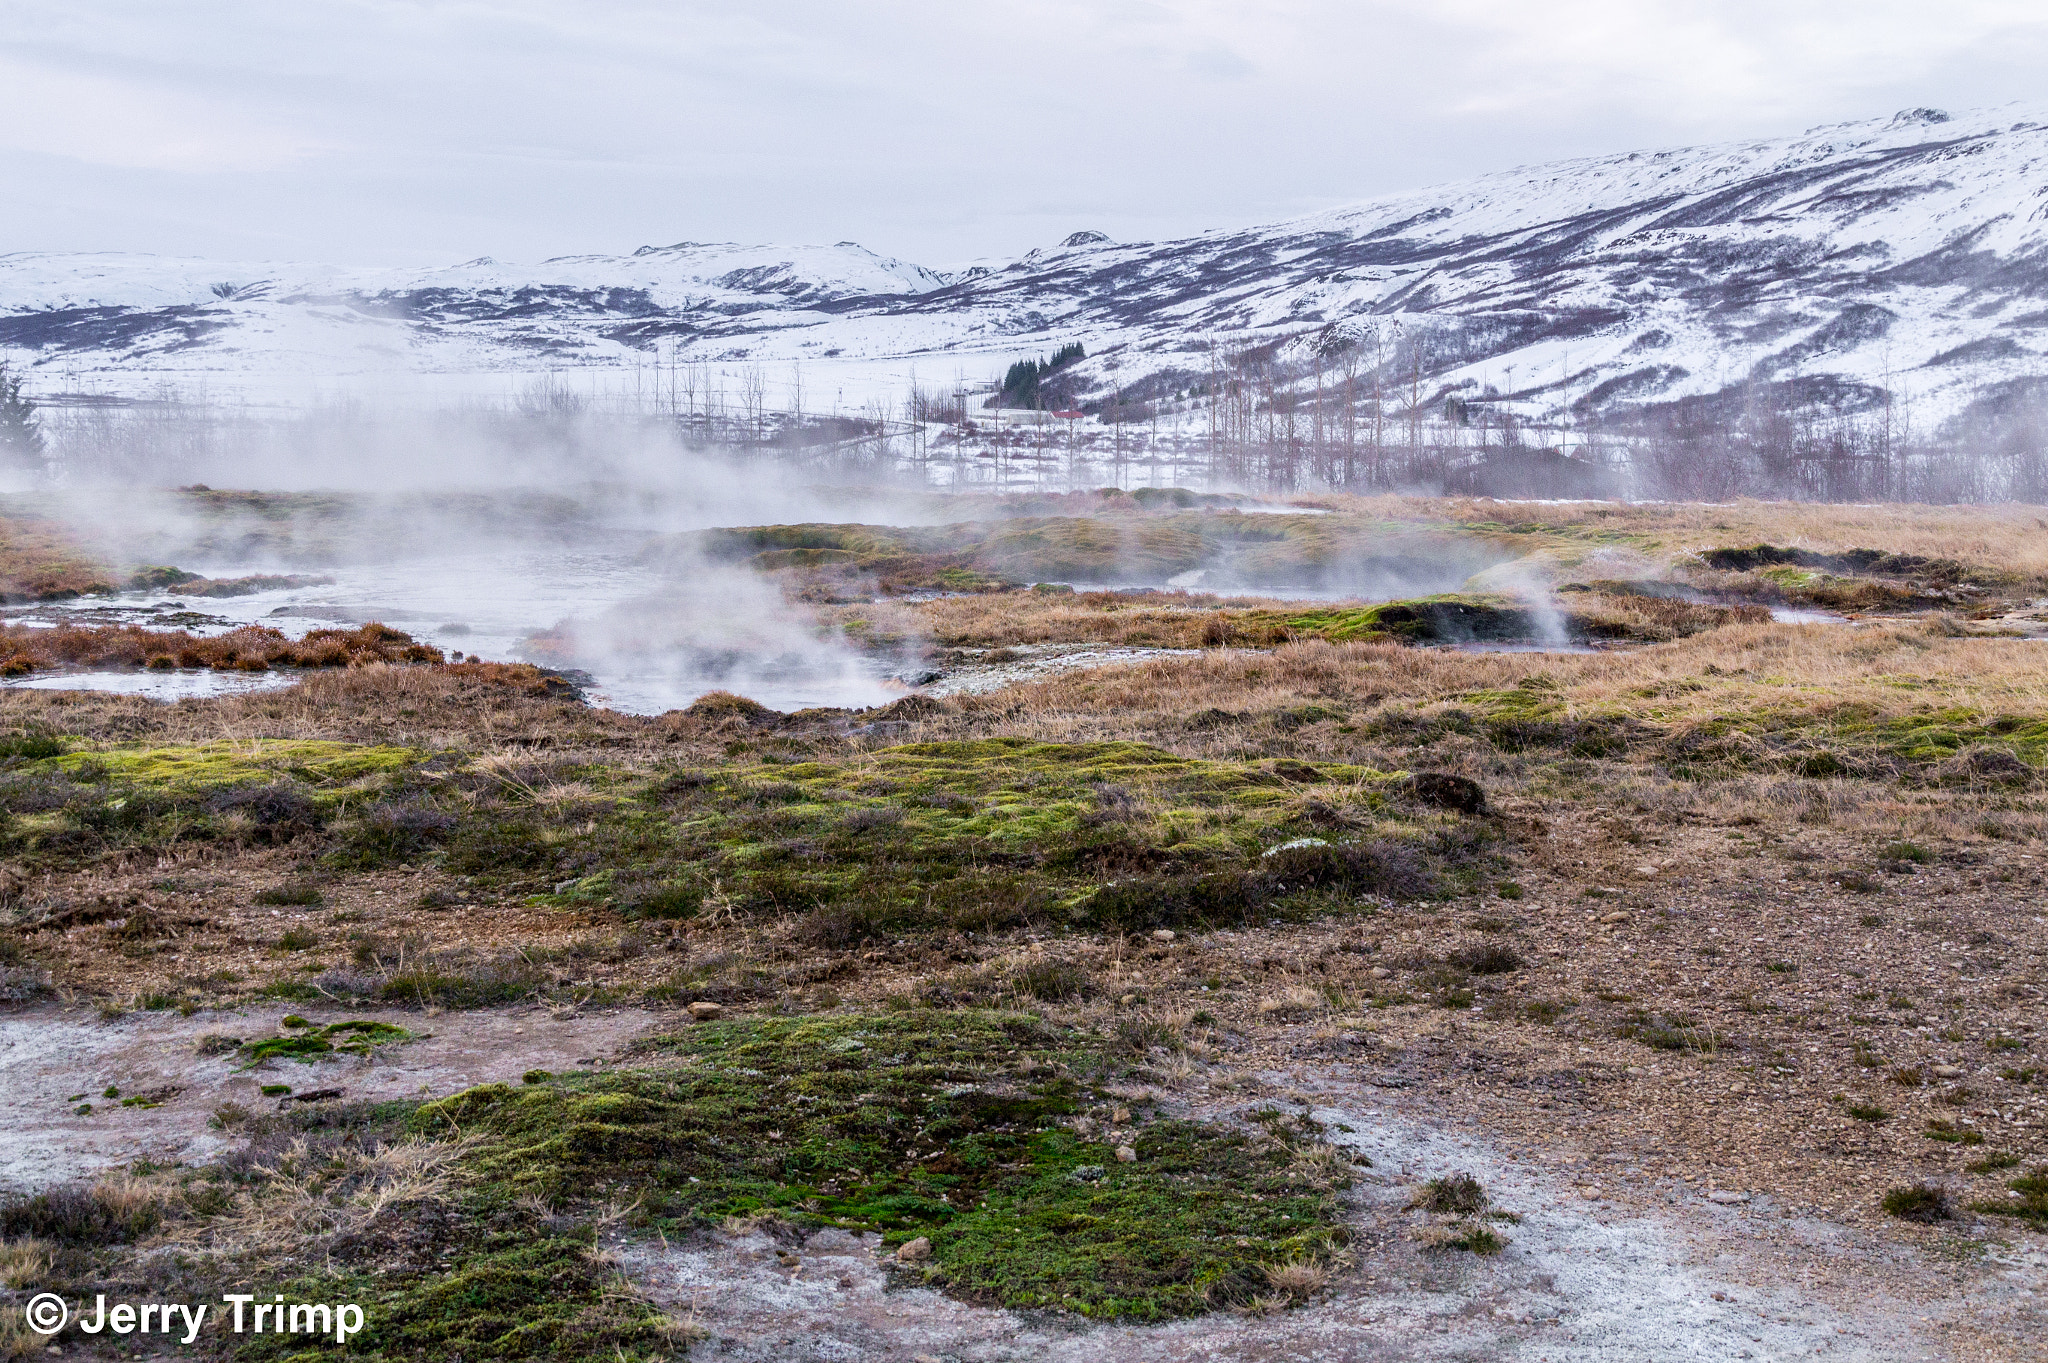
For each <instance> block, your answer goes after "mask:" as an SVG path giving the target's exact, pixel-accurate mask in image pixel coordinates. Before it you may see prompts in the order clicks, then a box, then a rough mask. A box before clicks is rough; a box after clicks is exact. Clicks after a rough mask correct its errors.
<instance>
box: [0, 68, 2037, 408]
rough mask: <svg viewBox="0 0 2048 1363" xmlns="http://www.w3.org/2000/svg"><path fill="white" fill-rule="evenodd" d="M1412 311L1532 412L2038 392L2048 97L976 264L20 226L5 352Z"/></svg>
mask: <svg viewBox="0 0 2048 1363" xmlns="http://www.w3.org/2000/svg"><path fill="white" fill-rule="evenodd" d="M1416 337H1427V338H1428V345H1429V347H1430V355H1429V358H1428V360H1427V363H1426V368H1425V372H1426V373H1428V374H1429V376H1430V382H1429V385H1428V386H1429V389H1430V391H1432V392H1441V391H1444V390H1446V389H1448V390H1451V391H1461V392H1463V393H1464V394H1466V395H1467V396H1473V397H1477V396H1483V395H1485V393H1486V391H1487V390H1488V389H1489V388H1491V389H1493V390H1495V391H1496V392H1497V393H1499V394H1503V395H1506V396H1507V397H1509V398H1510V399H1511V400H1513V401H1514V402H1515V403H1516V405H1518V406H1519V407H1520V408H1521V410H1522V411H1523V412H1524V414H1525V415H1531V416H1540V415H1543V414H1545V413H1554V412H1557V411H1559V410H1561V409H1562V408H1563V407H1564V406H1565V405H1567V404H1571V405H1575V406H1577V407H1578V408H1579V409H1580V410H1582V411H1583V410H1586V409H1592V410H1598V411H1604V412H1614V411H1618V410H1627V409H1631V408H1639V407H1643V406H1654V405H1655V404H1659V403H1665V402H1669V401H1671V400H1673V399H1676V398H1680V397H1686V396H1691V395H1706V394H1715V393H1723V392H1726V391H1728V390H1731V389H1733V388H1735V387H1736V386H1738V385H1742V384H1745V383H1759V382H1761V383H1769V384H1774V385H1788V387H1786V388H1785V389H1783V390H1782V391H1784V392H1785V393H1786V394H1787V395H1788V396H1792V397H1796V398H1797V399H1798V400H1800V401H1803V402H1807V403H1815V404H1819V405H1821V406H1824V407H1834V408H1837V409H1840V410H1845V411H1855V410H1870V409H1872V408H1873V407H1875V406H1876V405H1877V404H1879V403H1880V402H1881V401H1882V400H1883V395H1884V394H1885V393H1887V392H1889V393H1890V394H1891V395H1892V396H1893V398H1894V399H1896V400H1899V401H1902V402H1904V403H1907V404H1909V405H1910V409H1911V411H1912V412H1913V413H1914V419H1916V420H1922V419H1931V418H1940V417H1943V416H1947V415H1951V414H1954V413H1955V412H1957V411H1960V410H1963V409H1965V408H1968V407H1969V406H1970V405H1971V404H1973V403H1997V402H2001V401H2006V400H2009V399H2010V398H2011V397H2012V396H2013V395H2014V394H2015V393H2016V392H2022V391H2026V390H2029V389H2030V388H2031V387H2032V386H2034V385H2036V384H2041V385H2042V386H2043V387H2044V388H2048V384H2044V383H2043V376H2044V366H2043V358H2042V357H2043V353H2044V351H2048V112H2044V111H2041V110H2036V109H2031V108H2022V107H2017V106H2015V107H2008V108H2004V109H1996V110H1989V111H1978V112H1973V113H1967V114H1958V115H1954V116H1951V115H1948V114H1944V113H1941V112H1940V111H1936V110H1927V109H1919V110H1909V111H1907V112H1904V113H1900V114H1898V115H1895V116H1893V117H1890V118H1884V119H1874V120H1870V121H1867V122H1859V123H1848V124H1841V125H1837V126H1832V127H1825V128H1817V129H1814V130H1811V131H1809V132H1808V133H1806V134H1805V135H1803V136H1800V137H1795V138H1783V139H1774V140H1767V141H1756V142H1743V143H1732V144H1727V145H1721V146H1712V147H1698V148H1685V149H1676V150H1668V151H1646V152H1633V153H1628V154H1625V155H1616V156H1606V157H1595V158H1589V159H1585V160H1578V161H1566V162H1559V163H1557V164H1553V165H1546V166H1538V167H1533V168H1523V169H1517V170H1512V171H1506V172H1503V173H1500V174H1496V175H1490V176H1486V177H1483V178H1481V179H1476V180H1469V181H1465V182H1462V183H1457V184H1451V185H1446V186H1442V187H1439V188H1435V189H1428V190H1420V191H1416V192H1412V193H1406V194H1399V195H1393V196H1389V197H1385V198H1381V199H1376V200H1372V201H1369V202H1366V203H1362V204H1358V205H1355V206H1352V207H1348V208H1342V209H1336V210H1331V211H1328V212H1324V213H1318V214H1314V215H1311V216H1308V217H1303V218H1298V219H1294V220H1292V221H1289V222H1282V223H1277V224H1272V225H1269V226H1263V227H1255V228H1246V229H1242V230H1232V231H1219V232H1210V233H1205V234H1203V235H1201V236H1197V237H1190V238H1186V239H1183V240H1178V241H1166V242H1145V243H1116V242H1111V241H1108V240H1106V239H1101V238H1100V237H1099V234H1093V233H1086V232H1081V233H1076V234H1075V236H1074V237H1073V238H1070V239H1069V241H1067V242H1065V243H1062V244H1061V245H1059V246H1055V247H1051V248H1047V249H1041V250H1038V251H1033V252H1031V253H1029V254H1028V255H1026V256H1025V257H1023V258H1021V259H1019V260H1017V261H1014V262H1010V263H1008V264H1006V265H1001V264H999V265H993V266H991V265H982V266H977V267H976V268H975V269H972V270H967V271H962V272H960V273H958V274H957V275H952V276H949V275H946V274H944V273H942V272H939V271H934V270H928V269H925V268H923V267H920V266H917V265H911V264H907V263H904V262H901V261H896V260H891V259H888V258H885V257H882V256H879V255H876V254H874V253H873V252H870V251H867V250H865V249H863V248H862V247H859V246H857V245H855V244H853V243H850V242H842V243H840V244H838V245H836V246H816V247H776V246H737V245H700V244H695V243H687V242H686V243H682V244H679V245H675V246H668V247H649V248H643V249H642V250H640V251H636V252H634V253H633V254H631V255H626V256H565V257H560V258H557V259H554V260H548V261H542V262H540V263H539V264H535V265H508V264H502V263H499V262H496V261H492V260H489V259H484V260H475V261H470V262H468V263H466V264H461V265H453V266H449V267H446V268H440V269H418V270H365V269H342V268H332V267H321V266H307V265H294V264H278V263H258V262H235V263H228V262H215V261H199V260H178V259H167V258H161V257H155V256H146V255H83V254H81V255H51V254H16V255H6V256H0V353H4V354H6V355H7V356H9V357H10V358H12V359H14V360H15V361H17V362H26V363H27V364H28V365H29V366H30V367H31V368H32V370H34V371H37V377H36V384H37V386H38V387H39V388H41V389H43V390H45V391H57V390H62V389H67V388H68V389H72V390H77V391H88V392H94V391H96V392H109V393H130V394H141V393H146V392H150V391H156V390H160V389H161V388H163V387H165V386H167V385H168V386H173V387H175V386H178V385H193V384H197V385H203V386H204V387H205V388H206V389H207V390H208V391H209V392H213V393H217V394H218V393H223V392H239V393H242V394H244V395H277V394H285V393H290V392H292V391H294V390H295V388H296V389H297V390H298V391H305V390H306V385H307V384H308V383H309V382H317V383H318V384H321V385H325V391H329V392H331V391H333V388H334V387H335V386H336V385H337V384H345V383H346V382H347V381H349V380H350V379H357V380H384V379H389V378H391V377H392V376H396V375H413V376H417V375H443V376H472V377H473V376H478V375H496V376H532V375H537V374H543V373H547V374H553V375H556V376H558V377H562V378H565V379H567V380H570V381H583V382H590V383H597V384H600V385H601V384H603V383H604V382H611V383H613V384H614V385H616V384H617V383H618V382H619V379H620V376H621V375H622V374H624V373H626V372H635V373H640V374H642V375H643V380H642V381H643V382H644V374H645V372H646V371H649V370H651V369H653V368H655V367H657V366H665V365H668V364H671V363H673V362H675V361H677V360H680V361H681V362H684V363H689V362H693V361H694V362H700V363H704V364H709V365H714V366H726V367H731V366H759V368H760V372H762V373H763V374H765V375H767V376H769V377H768V383H769V387H770V389H771V393H772V392H774V391H776V390H780V389H781V387H782V386H783V385H784V384H786V383H789V382H792V381H793V380H792V378H791V376H792V375H794V374H796V373H798V372H801V374H802V375H803V379H802V381H803V383H804V385H805V388H806V391H807V393H809V394H811V395H812V396H813V398H815V396H816V394H817V393H819V392H823V391H827V390H832V389H834V387H835V385H836V386H837V391H838V392H840V393H841V394H844V393H845V392H846V391H847V389H848V387H849V386H851V387H852V388H853V389H854V390H856V391H858V390H860V389H861V388H862V386H863V385H866V386H867V387H868V388H870V389H871V388H873V387H875V386H888V385H889V384H893V383H897V382H899V381H900V380H901V379H902V377H903V376H904V375H905V374H907V373H908V372H909V371H910V369H912V368H913V367H914V368H915V369H916V370H917V372H919V373H920V374H922V375H925V376H926V379H927V382H928V384H929V382H930V381H932V380H941V381H947V382H950V381H951V380H953V379H955V378H956V377H957V378H964V379H966V380H968V381H970V382H972V381H980V380H985V379H987V378H988V377H990V376H991V375H993V374H994V373H996V372H998V371H999V369H1000V367H1001V366H1002V365H1003V364H1005V363H1007V362H1008V361H1009V360H1012V359H1015V358H1017V357H1020V356H1025V355H1042V354H1044V353H1046V352H1047V351H1049V350H1051V349H1052V348H1054V347H1056V346H1058V345H1060V344H1063V343H1065V342H1068V341H1075V340H1078V341H1081V342H1083V343H1084V344H1085V345H1086V347H1087V350H1088V354H1089V359H1088V360H1087V361H1086V362H1084V363H1083V365H1081V366H1080V367H1078V368H1077V369H1076V370H1075V371H1074V373H1073V380H1072V382H1073V384H1074V390H1075V391H1074V393H1073V395H1074V396H1076V397H1078V398H1088V397H1095V398H1101V397H1104V396H1107V395H1108V394H1109V393H1110V392H1111V391H1112V389H1113V387H1114V389H1115V390H1116V391H1120V392H1122V393H1124V394H1125V395H1126V396H1127V398H1129V399H1131V400H1144V399H1147V398H1151V397H1156V396H1161V395H1164V394H1170V393H1172V392H1173V391H1175V390H1179V389H1185V388H1186V387H1187V386H1188V385H1189V384H1190V383H1192V382H1195V381H1198V380H1199V378H1200V377H1201V376H1202V375H1204V374H1206V372H1207V371H1208V370H1209V368H1210V366H1211V356H1212V354H1214V353H1217V352H1229V351H1233V350H1238V349H1242V348H1245V347H1249V346H1252V345H1257V344H1261V343H1264V342H1268V341H1272V340H1276V339H1280V340H1285V341H1287V342H1288V343H1289V344H1288V345H1287V346H1286V347H1285V348H1284V349H1283V350H1282V351H1281V352H1280V354H1281V357H1282V358H1283V359H1287V360H1292V361H1296V362H1306V361H1308V360H1309V359H1310V358H1311V357H1313V356H1314V355H1316V354H1319V353H1320V354H1328V353H1330V352H1331V350H1332V349H1333V347H1332V344H1331V343H1332V342H1333V341H1335V340H1351V341H1355V342H1358V343H1359V344H1360V346H1361V347H1362V350H1361V353H1363V354H1368V355H1369V354H1371V353H1373V352H1374V350H1375V347H1377V348H1378V351H1379V353H1380V354H1381V355H1382V357H1383V358H1384V357H1388V356H1391V355H1392V354H1393V347H1394V345H1395V344H1396V342H1397V340H1399V339H1406V340H1409V341H1412V340H1413V339H1414V338H1416ZM607 376H609V377H608V378H607ZM1301 381H1304V382H1306V381H1310V380H1308V379H1305V378H1304V379H1302V380H1301ZM770 400H771V401H773V400H774V397H773V396H771V399H770Z"/></svg>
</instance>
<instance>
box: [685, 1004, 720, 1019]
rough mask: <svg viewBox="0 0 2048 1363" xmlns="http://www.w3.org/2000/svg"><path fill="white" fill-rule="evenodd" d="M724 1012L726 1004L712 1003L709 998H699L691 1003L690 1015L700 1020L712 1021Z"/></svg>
mask: <svg viewBox="0 0 2048 1363" xmlns="http://www.w3.org/2000/svg"><path fill="white" fill-rule="evenodd" d="M724 1012H725V1005H724V1004H722V1003H712V1002H711V1001H710V1000H708V999H698V1000H697V1001H696V1002H695V1003H693V1004H691V1005H690V1016H691V1017H692V1018H695V1019H696V1020H697V1021H698V1022H710V1021H712V1020H713V1019H714V1018H717V1017H719V1016H720V1015H722V1014H723V1013H724Z"/></svg>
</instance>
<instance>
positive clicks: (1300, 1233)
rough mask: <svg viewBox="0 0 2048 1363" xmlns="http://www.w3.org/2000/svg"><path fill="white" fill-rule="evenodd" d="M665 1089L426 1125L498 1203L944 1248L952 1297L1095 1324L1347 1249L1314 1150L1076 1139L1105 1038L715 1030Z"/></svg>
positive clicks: (988, 1029) (517, 1093)
mask: <svg viewBox="0 0 2048 1363" xmlns="http://www.w3.org/2000/svg"><path fill="white" fill-rule="evenodd" d="M644 1050H645V1052H647V1053H648V1054H649V1055H650V1056H651V1057H659V1058H660V1060H661V1062H662V1065H661V1067H660V1068H646V1069H633V1070H625V1071H620V1072H615V1073H612V1074H605V1075H595V1076H589V1077H578V1078H574V1079H560V1080H544V1081H542V1082H540V1083H537V1084H532V1085H525V1086H522V1087H519V1088H514V1087H511V1086H509V1085H503V1084H499V1085H487V1086H485V1087H482V1088H477V1089H471V1090H469V1091H468V1092H466V1093H462V1094H458V1095H456V1096H455V1097H452V1098H448V1099H444V1100H442V1101H440V1102H435V1103H430V1104H427V1105H425V1106H423V1107H422V1108H420V1109H419V1111H418V1112H417V1113H416V1114H415V1116H414V1118H413V1127H414V1129H415V1130H417V1131H420V1132H422V1133H425V1134H436V1133H439V1132H442V1131H450V1132H452V1131H460V1132H462V1133H464V1134H465V1135H467V1136H468V1137H470V1138H471V1139H473V1140H477V1141H478V1142H480V1144H479V1146H478V1148H477V1152H476V1154H475V1156H474V1157H473V1160H472V1167H473V1168H474V1169H475V1170H476V1172H477V1173H478V1175H479V1176H480V1177H481V1178H482V1179H483V1180H485V1188H486V1192H485V1194H484V1195H485V1196H486V1197H491V1198H503V1199H508V1200H509V1199H512V1198H516V1197H518V1196H520V1195H522V1194H527V1193H534V1194H539V1195H540V1196H542V1197H544V1198H550V1199H554V1198H564V1197H568V1198H578V1197H593V1196H598V1195H600V1190H601V1195H603V1196H607V1197H611V1198H615V1199H620V1200H633V1199H637V1200H638V1206H639V1209H640V1210H639V1211H638V1213H636V1220H637V1221H638V1222H639V1224H640V1225H641V1226H642V1227H643V1228H646V1229H660V1230H662V1231H663V1232H665V1233H667V1234H671V1235H673V1234H677V1233H679V1232H684V1231H687V1230H688V1229H689V1228H691V1227H692V1226H710V1225H715V1224H717V1223H719V1222H720V1221H721V1220H722V1219H723V1218H726V1217H729V1216H736V1215H737V1216H744V1215H747V1214H752V1213H761V1212H773V1213H776V1214H779V1215H781V1216H783V1217H786V1218H788V1219H790V1220H793V1221H797V1222H799V1223H803V1224H810V1225H835V1226H842V1227H846V1228H849V1229H856V1230H877V1231H881V1232H883V1233H884V1235H885V1237H886V1238H887V1239H888V1240H889V1241H891V1242H900V1241H904V1240H908V1239H910V1238H913V1237H915V1236H926V1237H929V1239H930V1241H931V1245H932V1258H931V1260H930V1262H929V1265H928V1266H926V1267H924V1268H923V1269H922V1270H921V1272H922V1274H923V1276H924V1278H925V1279H926V1280H927V1281H929V1282H931V1283H933V1284H934V1285H937V1286H940V1287H943V1288H946V1289H947V1290H949V1291H952V1292H954V1293H956V1294H958V1295H961V1296H965V1297H969V1298H971V1299H974V1300H980V1301H988V1302H994V1303H999V1304H1002V1305H1005V1306H1011V1307H1058V1308H1062V1309H1065V1310H1070V1311H1074V1312H1078V1313H1080V1314H1083V1315H1088V1316H1094V1317H1098V1318H1122V1319H1136V1320H1154V1319H1160V1318H1164V1317H1168V1316H1176V1315H1189V1314H1194V1313H1198V1312H1201V1311H1205V1310H1209V1309H1212V1308H1215V1307H1220V1306H1226V1305H1229V1304H1232V1303H1233V1302H1237V1303H1241V1302H1244V1301H1247V1300H1249V1298H1250V1296H1251V1295H1252V1294H1253V1293H1254V1292H1255V1291H1257V1290H1259V1289H1260V1287H1261V1284H1262V1279H1261V1277H1260V1276H1259V1271H1258V1270H1259V1266H1260V1265H1261V1264H1265V1263H1278V1262H1286V1261H1288V1260H1292V1259H1300V1258H1308V1257H1313V1256H1315V1255H1317V1254H1320V1253H1323V1252H1325V1251H1327V1250H1329V1249H1331V1248H1333V1247H1334V1246H1335V1244H1336V1243H1337V1241H1338V1239H1339V1238H1340V1234H1341V1232H1340V1228H1339V1221H1338V1209H1337V1206H1336V1203H1335V1199H1334V1198H1333V1196H1332V1195H1331V1191H1330V1188H1329V1187H1328V1186H1327V1185H1324V1186H1321V1187H1318V1186H1316V1185H1315V1184H1314V1183H1313V1182H1312V1181H1310V1180H1307V1179H1305V1178H1304V1177H1303V1176H1302V1175H1301V1174H1300V1172H1299V1171H1298V1170H1296V1169H1295V1167H1294V1163H1295V1161H1294V1156H1295V1147H1296V1145H1298V1144H1300V1143H1302V1142H1303V1141H1305V1140H1306V1139H1307V1137H1306V1133H1302V1132H1300V1131H1298V1130H1297V1131H1295V1132H1292V1133H1290V1132H1287V1131H1286V1130H1284V1129H1282V1130H1280V1131H1279V1132H1278V1133H1275V1132H1271V1131H1258V1130H1255V1131H1253V1132H1245V1131H1237V1130H1231V1129H1228V1128H1224V1127H1219V1126H1215V1125H1211V1124H1204V1123H1196V1122H1186V1121H1174V1120H1167V1119H1163V1118H1161V1119H1155V1120H1144V1117H1146V1116H1153V1115H1154V1114H1143V1115H1141V1118H1140V1120H1139V1122H1138V1124H1137V1125H1136V1126H1135V1127H1134V1128H1133V1129H1132V1130H1131V1131H1130V1133H1129V1134H1128V1136H1127V1137H1125V1139H1127V1140H1128V1141H1129V1143H1130V1144H1131V1146H1132V1147H1133V1149H1134V1150H1135V1151H1136V1154H1137V1159H1136V1160H1135V1161H1132V1162H1129V1163H1124V1162H1120V1161H1119V1160H1118V1159H1117V1156H1116V1152H1115V1149H1114V1143H1113V1142H1107V1141H1103V1140H1101V1139H1091V1138H1089V1137H1086V1136H1083V1135H1080V1134H1077V1133H1076V1131H1075V1130H1073V1129H1072V1118H1073V1117H1074V1116H1075V1115H1076V1114H1078V1113H1080V1112H1082V1111H1083V1110H1084V1109H1090V1108H1093V1107H1097V1106H1102V1105H1105V1104H1112V1101H1113V1100H1111V1099H1110V1098H1109V1096H1108V1095H1107V1094H1106V1093H1104V1092H1103V1091H1102V1090H1101V1089H1100V1087H1099V1084H1100V1083H1102V1082H1106V1081H1108V1080H1109V1079H1111V1078H1112V1077H1113V1075H1114V1073H1115V1072H1116V1069H1117V1062H1116V1061H1115V1058H1114V1056H1113V1055H1112V1054H1111V1053H1110V1050H1109V1047H1108V1044H1107V1043H1106V1041H1105V1040H1104V1039H1103V1038H1099V1037H1091V1036H1087V1035H1083V1034H1080V1033H1076V1032H1073V1031H1070V1030H1066V1029H1059V1028H1053V1027H1049V1026H1047V1025H1046V1024H1044V1023H1042V1022H1040V1021H1038V1020H1037V1019H1035V1018H1032V1017H1030V1016H1027V1015H1019V1014H1001V1013H984V1012H945V1013H910V1014H900V1015H885V1016H867V1017H825V1018H807V1019H761V1020H754V1021H747V1022H734V1023H714V1024H707V1025H705V1026H703V1027H699V1028H695V1029H693V1030H692V1031H690V1032H688V1033H686V1034H683V1035H680V1036H676V1037H670V1038H664V1039H661V1040H658V1041H655V1042H652V1043H649V1044H648V1045H647V1046H646V1047H645V1048H644Z"/></svg>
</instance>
